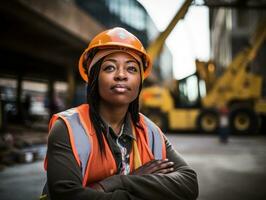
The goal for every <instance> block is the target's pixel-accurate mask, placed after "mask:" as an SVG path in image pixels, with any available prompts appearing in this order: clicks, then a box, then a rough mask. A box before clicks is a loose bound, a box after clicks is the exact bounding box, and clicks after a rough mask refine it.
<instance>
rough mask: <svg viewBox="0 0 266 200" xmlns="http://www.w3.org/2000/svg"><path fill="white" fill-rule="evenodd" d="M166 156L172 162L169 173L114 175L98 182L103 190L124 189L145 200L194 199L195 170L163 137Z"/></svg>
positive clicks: (195, 194)
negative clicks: (171, 170)
mask: <svg viewBox="0 0 266 200" xmlns="http://www.w3.org/2000/svg"><path fill="white" fill-rule="evenodd" d="M165 143H166V148H167V149H166V150H167V151H166V152H167V158H168V159H169V161H172V162H174V169H175V170H174V172H171V173H169V174H148V175H142V176H140V175H116V176H113V177H109V178H107V179H105V180H103V181H101V182H100V184H101V185H102V186H103V187H104V189H105V191H107V192H110V191H116V190H117V189H126V190H127V191H129V192H130V193H132V194H136V195H137V196H139V197H141V198H143V199H147V200H149V199H150V200H157V199H158V200H160V199H168V200H172V199H173V200H194V199H196V198H197V197H198V181H197V175H196V173H195V171H194V170H193V169H192V168H191V167H189V166H188V165H187V164H186V162H185V161H184V160H183V158H182V157H181V156H180V155H179V154H178V153H177V152H176V151H175V150H174V149H173V147H172V145H171V144H170V142H169V141H168V139H167V138H166V137H165Z"/></svg>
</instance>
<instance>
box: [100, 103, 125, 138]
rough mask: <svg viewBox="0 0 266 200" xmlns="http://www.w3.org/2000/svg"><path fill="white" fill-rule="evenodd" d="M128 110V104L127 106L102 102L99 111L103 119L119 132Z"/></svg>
mask: <svg viewBox="0 0 266 200" xmlns="http://www.w3.org/2000/svg"><path fill="white" fill-rule="evenodd" d="M127 111H128V105H126V106H117V107H116V106H110V105H105V104H100V108H99V112H100V116H101V117H102V119H103V120H104V121H105V122H106V123H108V124H109V125H110V126H111V127H112V129H113V130H114V132H115V133H116V134H119V132H120V130H121V127H122V124H123V123H124V118H125V116H126V113H127Z"/></svg>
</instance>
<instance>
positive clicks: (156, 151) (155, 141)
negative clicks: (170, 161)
mask: <svg viewBox="0 0 266 200" xmlns="http://www.w3.org/2000/svg"><path fill="white" fill-rule="evenodd" d="M143 117H144V120H145V123H146V126H147V129H148V137H149V148H150V150H151V152H152V153H153V155H154V159H157V160H159V159H162V158H163V153H162V148H163V147H162V142H164V141H162V138H161V135H160V130H159V129H158V127H156V125H155V124H154V123H153V122H152V121H151V120H150V119H149V118H147V117H146V116H143Z"/></svg>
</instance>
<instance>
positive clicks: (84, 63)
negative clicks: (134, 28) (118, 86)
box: [79, 27, 152, 82]
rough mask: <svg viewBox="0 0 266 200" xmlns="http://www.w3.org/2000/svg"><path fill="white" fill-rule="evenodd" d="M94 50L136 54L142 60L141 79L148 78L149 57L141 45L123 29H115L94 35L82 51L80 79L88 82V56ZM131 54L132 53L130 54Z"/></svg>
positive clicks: (89, 57) (149, 69)
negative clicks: (111, 50)
mask: <svg viewBox="0 0 266 200" xmlns="http://www.w3.org/2000/svg"><path fill="white" fill-rule="evenodd" d="M95 49H99V50H110V49H113V50H121V51H125V52H127V53H129V54H131V55H133V54H137V55H139V56H140V57H141V58H142V62H143V63H142V65H141V66H143V69H142V70H141V71H143V75H142V76H143V78H144V79H145V78H146V77H148V76H149V74H150V72H151V69H152V64H151V60H150V57H149V55H148V54H147V53H146V50H145V49H144V47H143V45H142V43H141V42H140V41H139V39H138V38H137V37H136V36H134V35H133V34H132V33H130V32H128V31H127V30H125V29H124V28H120V27H115V28H112V29H109V30H106V31H103V32H101V33H99V34H98V35H96V36H95V37H94V38H93V39H92V40H91V42H90V44H89V46H88V48H87V49H85V50H84V52H83V53H82V55H81V56H80V58H79V73H80V75H81V77H82V78H83V79H84V80H85V81H86V82H88V76H87V73H86V70H88V69H87V67H88V66H90V63H91V61H92V58H91V56H90V54H91V53H92V52H94V50H95ZM130 52H132V53H130Z"/></svg>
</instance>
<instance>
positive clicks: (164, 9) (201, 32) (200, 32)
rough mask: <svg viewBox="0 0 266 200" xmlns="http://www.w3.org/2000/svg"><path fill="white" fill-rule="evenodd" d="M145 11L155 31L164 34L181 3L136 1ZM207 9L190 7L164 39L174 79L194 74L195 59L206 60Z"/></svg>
mask: <svg viewBox="0 0 266 200" xmlns="http://www.w3.org/2000/svg"><path fill="white" fill-rule="evenodd" d="M138 1H139V2H140V3H141V4H142V5H143V6H144V7H145V9H146V10H147V11H148V13H149V15H150V16H151V18H152V19H153V20H154V22H155V24H156V26H157V28H158V29H159V30H160V31H163V30H164V29H165V28H166V26H167V25H168V24H169V22H170V21H171V19H172V18H173V17H174V15H175V14H176V12H177V10H178V9H179V8H180V6H181V5H182V3H183V2H184V0H138ZM208 17H209V15H208V8H206V7H205V6H190V8H189V10H188V12H187V14H186V16H185V18H184V20H181V21H179V22H178V23H177V25H176V27H175V28H174V30H173V31H172V33H171V34H170V35H169V37H168V38H167V40H166V44H167V46H168V47H169V49H170V50H171V52H172V55H173V67H174V69H173V71H174V78H176V79H181V78H184V77H186V76H188V75H190V74H192V73H194V72H195V59H196V58H198V59H200V60H202V61H207V60H209V55H210V41H209V20H208Z"/></svg>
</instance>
